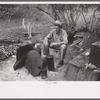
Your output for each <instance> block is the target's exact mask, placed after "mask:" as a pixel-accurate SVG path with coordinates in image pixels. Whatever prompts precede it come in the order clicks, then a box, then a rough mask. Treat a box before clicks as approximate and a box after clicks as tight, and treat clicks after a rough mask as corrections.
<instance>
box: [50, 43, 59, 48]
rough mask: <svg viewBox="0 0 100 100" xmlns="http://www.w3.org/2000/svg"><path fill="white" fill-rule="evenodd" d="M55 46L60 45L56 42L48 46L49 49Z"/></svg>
mask: <svg viewBox="0 0 100 100" xmlns="http://www.w3.org/2000/svg"><path fill="white" fill-rule="evenodd" d="M56 45H60V43H58V42H53V43H51V44H50V47H53V46H56Z"/></svg>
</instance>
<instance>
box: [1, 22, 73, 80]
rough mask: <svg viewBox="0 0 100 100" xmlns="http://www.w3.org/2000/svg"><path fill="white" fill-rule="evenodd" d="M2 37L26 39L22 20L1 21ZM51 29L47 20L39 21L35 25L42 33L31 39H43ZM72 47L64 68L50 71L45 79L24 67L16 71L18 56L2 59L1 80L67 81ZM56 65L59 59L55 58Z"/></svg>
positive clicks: (37, 31)
mask: <svg viewBox="0 0 100 100" xmlns="http://www.w3.org/2000/svg"><path fill="white" fill-rule="evenodd" d="M0 24H1V27H0V39H9V40H17V39H18V38H20V39H21V40H23V41H24V40H25V37H23V34H24V32H26V30H23V29H22V28H21V22H20V21H19V20H13V21H11V22H6V21H0ZM49 31H50V26H49V24H48V23H46V22H40V23H39V22H37V24H36V27H35V32H36V33H41V34H37V35H35V36H33V38H32V39H31V41H32V42H34V41H35V40H40V39H43V37H44V36H45V35H46V34H48V32H49ZM71 53H72V52H71V49H70V48H68V50H67V54H66V58H65V64H64V65H63V67H62V68H60V69H57V70H56V71H55V72H51V71H48V72H47V74H48V78H47V79H45V80H42V79H41V76H37V77H33V76H32V75H31V74H30V73H29V72H28V70H27V69H26V68H25V67H23V68H21V69H18V70H17V71H14V69H13V65H14V63H15V61H16V56H15V55H14V56H12V57H10V58H9V59H7V60H5V61H0V80H1V81H66V77H65V72H66V70H67V64H68V62H69V60H71V59H72V58H73V55H74V54H71ZM54 61H55V67H56V65H57V63H58V61H59V60H57V59H55V60H54Z"/></svg>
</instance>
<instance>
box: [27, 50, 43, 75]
mask: <svg viewBox="0 0 100 100" xmlns="http://www.w3.org/2000/svg"><path fill="white" fill-rule="evenodd" d="M42 65H43V60H42V58H41V56H40V54H39V53H38V52H37V51H35V50H31V51H30V52H29V53H28V54H27V59H26V62H25V66H26V68H27V69H28V71H29V72H30V73H31V74H32V75H33V76H37V75H39V74H40V72H41V71H42Z"/></svg>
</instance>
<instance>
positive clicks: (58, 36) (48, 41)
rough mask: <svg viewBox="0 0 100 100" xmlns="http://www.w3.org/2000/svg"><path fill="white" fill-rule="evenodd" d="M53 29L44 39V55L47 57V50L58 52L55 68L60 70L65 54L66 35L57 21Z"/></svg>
mask: <svg viewBox="0 0 100 100" xmlns="http://www.w3.org/2000/svg"><path fill="white" fill-rule="evenodd" d="M54 25H55V28H54V29H53V30H51V32H50V33H49V34H48V35H47V36H46V37H45V39H44V50H43V54H44V55H49V48H52V49H55V50H60V53H61V57H60V61H59V63H58V65H57V68H60V67H61V66H62V65H63V64H64V58H65V54H66V49H67V44H68V39H67V37H68V35H67V33H66V31H65V30H64V29H63V28H62V23H61V22H60V21H59V20H57V21H55V23H54Z"/></svg>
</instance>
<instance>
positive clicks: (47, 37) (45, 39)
mask: <svg viewBox="0 0 100 100" xmlns="http://www.w3.org/2000/svg"><path fill="white" fill-rule="evenodd" d="M53 31H54V30H52V31H51V32H50V33H49V34H48V35H47V36H46V37H45V38H44V42H43V43H44V44H45V45H48V41H49V39H50V38H52V34H53Z"/></svg>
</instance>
